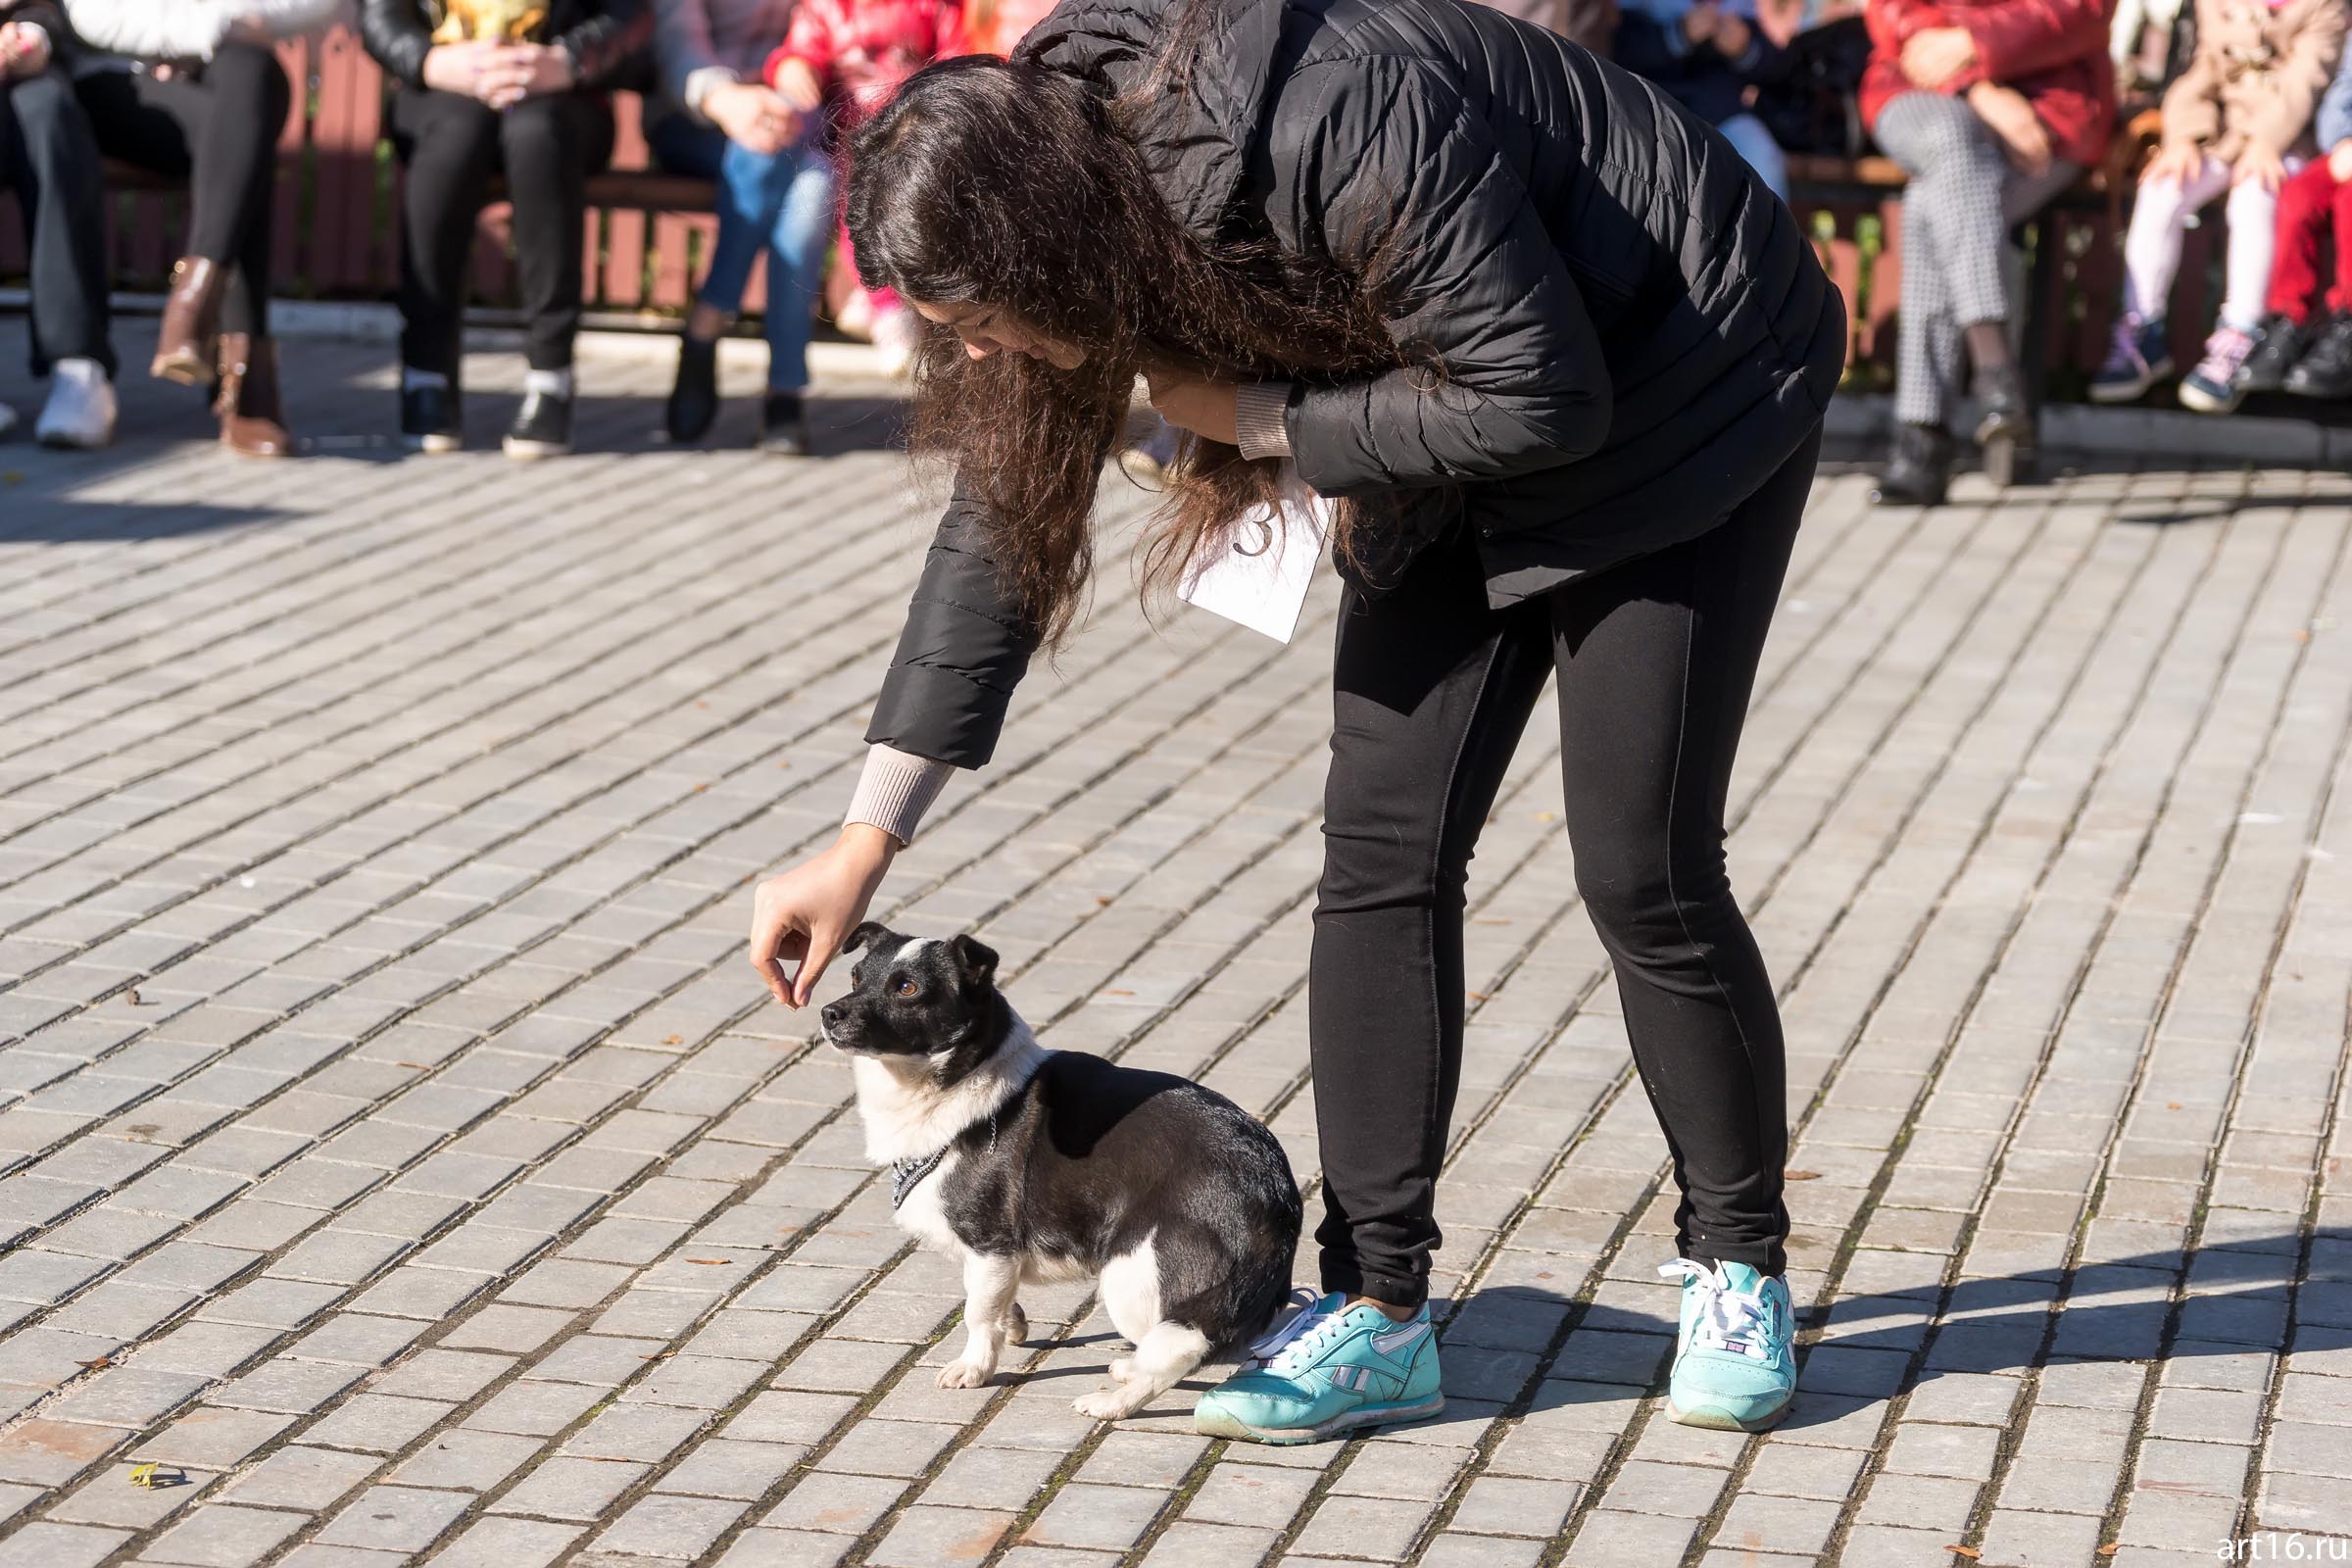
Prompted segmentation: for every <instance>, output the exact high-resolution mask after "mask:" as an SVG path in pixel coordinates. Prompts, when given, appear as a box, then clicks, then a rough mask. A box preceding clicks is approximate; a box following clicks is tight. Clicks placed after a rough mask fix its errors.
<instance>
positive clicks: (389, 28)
mask: <svg viewBox="0 0 2352 1568" xmlns="http://www.w3.org/2000/svg"><path fill="white" fill-rule="evenodd" d="M360 41H361V42H362V43H364V44H366V45H367V46H368V54H369V55H370V56H372V57H373V58H374V60H375V63H376V64H377V65H379V66H381V67H383V68H384V71H385V73H386V74H388V75H390V76H391V77H392V79H393V80H395V81H400V82H406V83H407V84H408V85H409V86H412V87H420V86H422V85H423V84H424V57H425V55H426V54H428V53H429V52H431V50H432V47H433V35H432V33H431V31H430V30H429V29H428V28H427V27H426V26H425V25H424V13H423V11H422V10H420V9H419V8H418V7H417V0H360Z"/></svg>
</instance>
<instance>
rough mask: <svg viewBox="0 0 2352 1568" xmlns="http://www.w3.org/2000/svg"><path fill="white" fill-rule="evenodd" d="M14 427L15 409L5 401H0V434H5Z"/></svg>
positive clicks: (15, 421)
mask: <svg viewBox="0 0 2352 1568" xmlns="http://www.w3.org/2000/svg"><path fill="white" fill-rule="evenodd" d="M16 427H17V411H16V410H14V409H12V408H10V407H9V406H8V405H7V404H5V403H0V435H6V434H8V432H9V431H11V430H14V429H15V428H16Z"/></svg>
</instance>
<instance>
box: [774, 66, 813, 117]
mask: <svg viewBox="0 0 2352 1568" xmlns="http://www.w3.org/2000/svg"><path fill="white" fill-rule="evenodd" d="M775 85H776V91H777V92H779V93H781V94H783V97H784V101H785V102H786V103H788V104H790V105H791V106H792V107H793V108H795V109H797V110H799V111H800V112H801V113H802V114H804V115H813V114H815V113H816V112H817V111H818V110H819V109H822V108H823V107H824V106H825V84H824V83H823V82H821V81H818V80H817V79H816V73H815V72H813V71H810V70H809V62H808V61H806V60H787V61H785V62H784V63H783V64H782V65H780V66H778V67H777V68H776V83H775Z"/></svg>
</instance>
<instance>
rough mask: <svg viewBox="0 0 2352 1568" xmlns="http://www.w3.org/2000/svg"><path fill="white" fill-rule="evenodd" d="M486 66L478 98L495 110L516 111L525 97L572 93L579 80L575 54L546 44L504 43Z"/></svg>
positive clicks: (479, 85) (477, 93) (477, 91)
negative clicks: (573, 59) (574, 66)
mask: <svg viewBox="0 0 2352 1568" xmlns="http://www.w3.org/2000/svg"><path fill="white" fill-rule="evenodd" d="M493 47H494V49H495V52H494V53H493V54H492V55H491V57H490V59H489V61H488V63H487V64H485V65H484V66H483V67H482V70H481V75H480V77H479V79H478V80H477V81H476V83H475V86H474V96H476V97H478V98H480V99H481V101H482V102H484V103H486V104H488V105H489V106H490V107H491V108H493V109H512V108H514V107H515V105H516V104H518V103H520V102H522V101H523V100H524V99H525V98H544V97H546V96H547V95H549V94H550V93H559V92H569V91H571V89H572V88H573V87H574V86H576V85H577V84H578V81H579V78H578V76H577V74H576V73H574V72H573V70H572V67H571V53H570V51H568V50H565V49H561V48H558V47H557V46H556V45H554V44H545V43H502V44H497V45H494V46H493Z"/></svg>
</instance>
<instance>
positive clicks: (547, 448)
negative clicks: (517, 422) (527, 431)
mask: <svg viewBox="0 0 2352 1568" xmlns="http://www.w3.org/2000/svg"><path fill="white" fill-rule="evenodd" d="M499 445H500V446H501V448H503V449H504V450H505V452H506V454H507V456H508V457H510V458H513V459H514V460H515V462H517V463H536V462H537V461H538V460H539V459H541V458H562V457H568V456H570V454H571V443H570V442H568V441H520V440H517V439H515V437H514V436H508V437H507V438H506V439H505V440H504V441H502V442H500V443H499Z"/></svg>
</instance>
